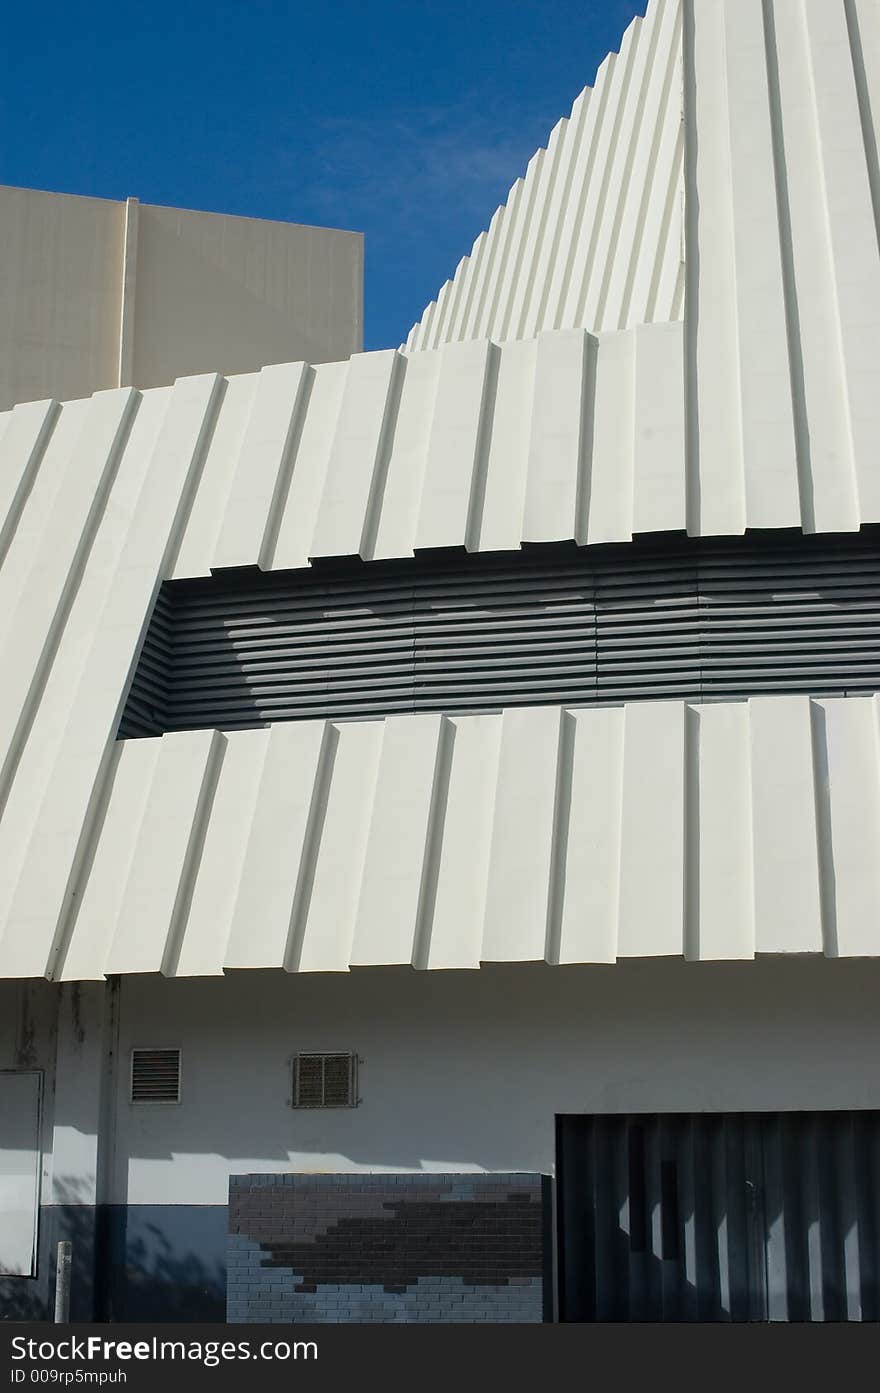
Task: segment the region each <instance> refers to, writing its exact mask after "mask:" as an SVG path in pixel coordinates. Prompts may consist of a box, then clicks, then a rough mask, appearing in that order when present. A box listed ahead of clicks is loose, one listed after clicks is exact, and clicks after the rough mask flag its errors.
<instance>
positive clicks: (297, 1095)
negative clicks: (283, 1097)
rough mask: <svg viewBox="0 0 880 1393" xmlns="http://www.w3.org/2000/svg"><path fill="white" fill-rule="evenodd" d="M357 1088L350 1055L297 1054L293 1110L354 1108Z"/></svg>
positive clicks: (294, 1064)
mask: <svg viewBox="0 0 880 1393" xmlns="http://www.w3.org/2000/svg"><path fill="white" fill-rule="evenodd" d="M356 1085H357V1057H356V1056H355V1055H353V1054H298V1055H297V1056H296V1058H295V1059H294V1061H293V1106H294V1107H295V1108H353V1107H354V1106H355V1104H356V1102H357V1086H356Z"/></svg>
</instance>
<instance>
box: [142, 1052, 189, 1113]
mask: <svg viewBox="0 0 880 1393" xmlns="http://www.w3.org/2000/svg"><path fill="white" fill-rule="evenodd" d="M131 1101H132V1102H133V1103H179V1102H180V1050H132V1052H131Z"/></svg>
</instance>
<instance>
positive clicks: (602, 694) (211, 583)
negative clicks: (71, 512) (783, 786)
mask: <svg viewBox="0 0 880 1393" xmlns="http://www.w3.org/2000/svg"><path fill="white" fill-rule="evenodd" d="M878 689H880V545H878V539H877V535H876V533H868V532H863V533H862V534H860V535H856V536H848V537H837V538H834V537H810V536H802V535H800V534H798V535H797V536H791V535H785V534H783V535H782V536H780V534H778V533H777V534H774V535H773V536H771V537H763V536H754V535H752V534H748V535H746V536H744V537H738V538H721V539H712V540H706V539H699V538H686V539H683V540H682V539H676V538H667V539H665V541H662V542H658V541H656V540H651V541H639V542H631V543H628V544H626V545H625V546H618V545H614V546H607V547H581V548H576V547H574V546H572V545H569V546H565V545H553V546H547V547H537V548H533V549H527V550H524V551H522V552H518V553H516V554H513V555H510V554H502V555H495V556H492V555H490V556H486V555H476V556H466V555H464V554H455V555H452V554H446V555H443V556H439V557H438V556H430V557H429V556H425V555H423V554H422V555H418V556H416V557H413V558H411V559H410V560H409V561H399V562H371V563H353V562H351V561H344V560H343V561H338V562H334V563H329V564H322V565H320V566H318V565H316V566H315V567H313V568H310V569H307V570H302V571H288V572H272V573H267V574H264V573H262V572H259V571H256V570H253V571H239V572H237V573H232V572H227V573H226V574H220V575H216V576H212V577H210V578H209V579H203V580H178V581H170V582H166V584H165V585H164V587H163V588H162V590H161V592H160V595H159V600H158V603H157V606H156V609H155V611H154V615H153V618H152V621H151V623H150V626H149V631H148V634H147V637H146V641H145V644H144V648H143V650H142V653H141V657H140V661H139V664H138V668H137V672H136V674H135V678H134V682H133V684H132V688H131V692H130V696H129V699H128V705H127V708H126V711H125V713H124V716H123V720H122V724H121V727H120V735H122V736H123V737H129V736H137V735H159V734H161V733H163V732H164V731H171V730H195V729H203V730H204V729H214V728H219V729H224V730H226V729H235V728H236V727H243V726H254V725H261V724H263V723H265V722H271V721H292V720H304V719H320V720H343V719H349V718H364V719H368V718H375V717H379V716H387V715H391V714H394V713H396V712H415V711H444V712H447V713H449V714H453V713H456V712H473V711H484V710H499V709H501V708H503V707H509V706H519V705H528V706H540V705H564V704H567V703H572V704H575V705H586V704H589V703H590V702H619V701H638V700H646V699H664V698H681V699H685V700H702V701H707V700H728V701H729V700H734V699H736V698H741V697H748V696H757V695H760V694H763V693H768V694H769V693H775V692H792V693H795V692H799V693H809V694H812V695H815V696H845V695H855V694H859V693H865V692H870V691H875V690H878Z"/></svg>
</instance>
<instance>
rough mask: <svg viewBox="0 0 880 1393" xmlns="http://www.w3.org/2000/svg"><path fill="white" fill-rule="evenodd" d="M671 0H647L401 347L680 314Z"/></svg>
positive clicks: (679, 179) (675, 7)
mask: <svg viewBox="0 0 880 1393" xmlns="http://www.w3.org/2000/svg"><path fill="white" fill-rule="evenodd" d="M681 57H682V54H681V4H680V0H651V3H650V4H649V5H648V6H647V10H646V13H645V16H644V18H642V17H641V16H639V17H637V18H636V19H634V20H633V22H632V24H631V25H630V26H629V28H628V29H627V30H626V32H625V33H624V34H623V36H622V38H621V43H620V51H619V53H610V54H609V55H608V57H607V58H606V59H605V60H604V62H603V63H602V64H601V65H600V67H599V70H598V72H597V73H596V79H595V84H594V86H593V87H592V88H589V87H587V88H585V89H584V90H583V91H582V92H581V93H580V95H579V96H578V98H577V100H576V101H575V102H574V105H573V106H572V109H571V112H570V114H569V115H568V116H567V117H564V118H563V119H562V120H561V121H559V122H558V123H557V125H556V126H555V127H554V129H553V131H552V132H551V134H550V137H549V139H548V141H547V145H546V148H544V149H540V150H538V151H537V152H536V153H535V154H534V155H533V157H532V159H531V160H530V161H529V164H528V168H527V169H526V170H525V171H524V173H523V175H522V177H521V178H519V179H517V180H516V182H515V183H514V185H513V187H512V188H511V190H510V192H509V194H508V197H507V201H506V202H505V203H504V204H503V205H502V206H501V207H500V208H498V209H497V211H496V213H495V215H494V217H493V218H492V221H491V223H490V224H489V227H488V228H487V229H486V230H485V231H484V232H481V233H480V235H479V236H478V237H477V239H476V241H475V242H474V244H473V247H472V248H471V251H470V253H469V254H468V255H467V256H465V257H463V258H462V259H461V261H460V262H459V264H458V266H457V267H456V270H455V273H454V275H453V276H452V278H451V279H450V280H448V281H447V282H446V283H445V284H444V285H443V286H442V287H441V289H440V291H439V293H438V295H437V298H436V300H432V301H431V303H430V304H429V305H428V306H426V308H425V310H424V311H423V313H422V316H421V318H420V319H419V321H418V322H417V323H416V324H414V325H413V327H412V329H411V330H410V332H409V335H408V336H407V340H406V348H407V350H408V351H409V352H414V351H417V350H419V349H431V348H437V347H439V346H440V345H442V344H445V343H453V342H456V341H460V340H463V339H470V338H478V337H480V336H482V335H487V336H491V337H493V338H498V339H516V338H524V337H529V336H531V335H532V334H536V333H539V332H541V331H542V330H544V329H556V328H569V327H572V326H574V325H585V326H587V327H588V328H591V329H618V328H624V327H630V326H632V325H635V324H644V323H649V322H651V321H653V320H672V319H678V318H681V314H682V297H683V276H682V256H681V245H682V216H681V214H682V194H683V189H684V148H683V139H682V101H681V85H682V64H681Z"/></svg>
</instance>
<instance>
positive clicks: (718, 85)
mask: <svg viewBox="0 0 880 1393" xmlns="http://www.w3.org/2000/svg"><path fill="white" fill-rule="evenodd" d="M878 93H880V9H878V5H877V3H876V0H767V3H763V4H762V0H683V3H681V4H679V3H678V2H677V0H652V3H651V4H650V5H649V7H648V13H647V15H646V17H645V19H644V20H637V21H636V22H635V23H634V25H633V26H632V28H631V29H630V30H629V31H628V32H627V35H626V36H625V38H624V41H623V43H622V45H621V52H620V55H619V56H618V57H613V58H610V59H609V60H608V61H607V62H606V63H605V64H603V66H602V68H601V69H600V73H599V76H598V79H597V84H596V89H595V91H594V92H593V93H592V94H588V93H585V94H583V96H582V97H580V98H578V101H577V102H576V103H575V106H574V109H573V111H572V116H571V118H570V119H569V120H568V121H565V122H562V123H561V124H560V125H559V126H558V127H557V128H556V130H555V131H554V132H553V135H552V137H551V139H550V142H549V144H548V148H547V151H546V152H539V154H538V155H537V156H536V157H535V159H534V160H533V161H532V163H531V165H530V167H529V171H528V174H527V176H526V178H525V179H524V180H523V181H521V182H520V183H518V184H516V185H514V189H513V191H512V193H511V199H510V201H509V203H508V204H507V206H506V208H505V209H502V210H499V213H498V214H496V217H495V218H494V219H493V222H492V226H491V227H490V229H489V231H488V233H486V234H485V235H484V236H482V237H481V238H478V240H477V243H476V244H475V247H474V251H473V253H472V255H471V257H470V258H469V259H466V261H465V262H464V263H462V265H461V266H460V267H459V270H458V272H457V273H456V276H455V278H454V280H453V281H451V282H449V283H448V285H447V286H446V287H444V291H443V292H441V295H440V296H439V297H438V301H437V305H436V307H435V308H433V309H431V308H429V311H427V312H426V315H425V316H424V318H423V320H422V321H421V322H420V324H419V325H417V326H416V327H415V328H414V330H413V332H412V333H411V335H410V338H409V340H408V344H407V351H406V352H393V351H390V352H381V353H368V354H363V355H359V356H356V357H354V358H352V360H351V361H350V362H349V363H341V364H328V365H325V366H321V367H317V368H311V367H307V366H305V365H303V364H294V365H291V366H281V367H270V368H266V369H264V370H263V372H261V373H258V374H252V375H248V376H243V377H238V378H230V379H229V380H228V381H227V380H223V379H218V378H215V377H213V376H210V377H196V378H189V379H182V380H180V381H179V382H178V383H177V384H176V385H175V386H174V387H173V388H158V389H155V390H150V391H145V392H137V391H134V390H119V391H111V392H103V393H98V394H97V395H96V396H95V397H93V398H91V399H90V400H85V401H75V402H70V403H68V404H66V405H64V406H61V407H59V406H57V405H55V404H47V403H37V404H29V405H25V406H20V407H16V408H15V410H13V411H12V412H9V413H6V415H5V416H4V417H2V418H0V429H2V437H0V653H2V669H3V677H4V680H3V683H2V684H0V807H2V821H0V974H3V975H7V976H25V977H26V976H40V975H43V974H48V975H50V976H56V977H65V978H78V977H80V978H90V977H98V976H101V975H102V974H104V973H116V972H123V973H124V972H160V971H161V972H165V973H180V974H184V973H216V972H220V971H222V970H223V969H224V968H231V967H247V966H250V967H280V966H283V967H286V968H288V969H291V970H297V969H298V970H315V971H318V970H337V969H345V968H348V967H349V966H350V965H354V964H357V965H360V964H370V963H377V964H378V963H410V962H411V963H413V964H414V965H415V966H417V967H467V966H477V965H478V964H479V962H480V961H498V960H519V959H538V960H540V959H546V960H547V961H549V962H554V963H555V962H585V961H602V962H604V961H608V960H611V959H613V958H615V957H616V956H644V955H648V956H649V955H653V954H684V955H685V956H688V957H693V958H720V957H727V958H736V957H747V956H751V955H752V954H754V953H755V952H821V951H823V950H824V951H825V952H826V953H828V954H829V955H838V954H839V955H856V954H876V953H877V952H878V951H880V929H878V927H877V926H878V924H880V913H878V911H880V871H878V865H880V857H878V854H877V852H878V847H880V734H878V732H880V726H878V713H877V704H876V702H875V700H873V699H871V698H866V699H854V698H850V699H839V700H836V699H835V700H818V699H814V700H812V701H811V700H809V699H808V698H805V697H804V698H785V697H780V698H773V697H768V698H761V699H758V700H752V701H751V702H749V703H739V704H719V705H714V704H713V705H708V706H694V705H684V704H682V703H668V702H661V703H653V704H644V705H642V704H639V703H633V704H630V705H628V706H626V707H613V708H608V709H598V710H596V709H594V710H590V711H579V710H565V711H562V710H560V709H559V708H544V709H541V710H535V709H532V710H528V709H525V710H517V711H508V712H506V713H503V714H499V715H483V716H456V717H454V718H453V717H444V716H442V715H439V716H403V717H395V718H391V719H388V720H386V721H385V722H381V721H363V722H355V723H350V724H325V723H324V722H321V721H312V722H302V723H298V724H290V725H278V726H275V727H272V728H270V729H268V730H255V731H240V732H236V733H232V734H229V735H223V734H219V733H216V732H210V731H197V732H193V733H186V734H172V735H166V736H164V737H162V738H161V739H149V740H141V741H133V742H127V743H126V742H117V741H115V739H114V737H115V733H116V728H117V724H118V720H119V714H120V711H121V709H122V706H123V703H124V700H125V695H126V691H127V688H128V684H129V681H130V678H131V674H132V671H133V668H134V665H135V663H136V660H137V656H138V653H139V650H140V645H141V642H142V638H143V635H144V632H145V629H146V626H147V623H148V621H149V617H150V613H151V609H152V606H153V603H154V600H155V596H156V593H157V590H158V586H159V584H160V583H161V581H162V580H163V579H166V578H172V577H183V576H200V575H207V574H209V572H210V570H211V569H212V568H215V567H230V566H253V565H258V566H261V567H263V568H264V569H287V568H295V567H299V566H304V565H306V564H308V563H309V562H310V560H311V559H312V558H319V557H329V556H352V555H360V556H361V557H363V558H364V559H365V560H372V559H375V558H380V557H385V558H388V557H405V556H408V555H411V554H412V553H413V551H414V550H415V549H422V548H432V547H454V546H459V547H460V546H464V547H466V548H467V549H469V550H472V551H476V550H479V551H492V550H510V549H515V548H517V547H519V546H520V544H521V543H523V542H541V541H561V540H569V539H573V540H575V541H576V542H578V543H580V544H584V545H588V544H592V543H597V542H608V541H626V540H628V539H630V538H631V537H632V536H633V534H634V533H640V532H662V531H676V530H680V531H685V530H686V531H687V532H688V533H690V534H691V535H700V536H707V535H719V534H721V535H724V534H728V535H729V534H735V533H742V532H743V531H744V530H745V529H747V528H800V529H802V530H803V531H804V532H817V531H818V532H829V533H830V532H842V531H852V530H856V529H858V528H859V527H860V526H861V525H862V524H865V523H875V524H876V523H880V463H878V461H880V254H878V207H880V174H878V162H877V106H878V101H880V98H878ZM682 191H683V199H682ZM682 219H683V222H684V236H683V237H682V230H681V223H682ZM680 313H681V314H683V316H684V317H683V322H681V323H680V322H677V321H678V318H679V315H680ZM645 321H656V322H653V323H646V322H645ZM663 321H666V322H663ZM597 331H601V332H597ZM536 334H537V335H538V336H537V337H535V335H536ZM480 336H489V337H488V338H487V337H482V338H481V337H480ZM492 340H495V341H494V342H493V341H492ZM498 340H506V341H505V342H503V343H501V342H498ZM416 350H421V351H416Z"/></svg>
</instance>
